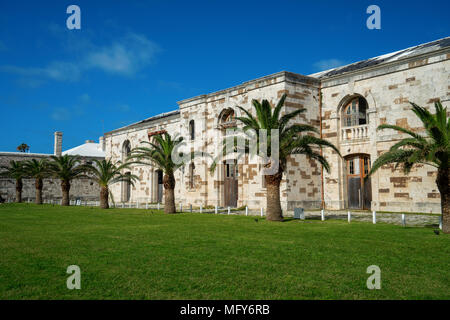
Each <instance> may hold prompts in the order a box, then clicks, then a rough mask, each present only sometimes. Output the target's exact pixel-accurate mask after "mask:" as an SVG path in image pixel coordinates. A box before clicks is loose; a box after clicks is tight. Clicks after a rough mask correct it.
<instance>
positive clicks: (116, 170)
mask: <svg viewBox="0 0 450 320" xmlns="http://www.w3.org/2000/svg"><path fill="white" fill-rule="evenodd" d="M129 166H130V164H129V163H124V164H122V163H121V162H120V161H118V162H116V163H113V162H112V161H111V159H108V160H101V161H99V160H94V164H88V165H85V169H86V171H87V172H88V173H90V175H89V176H90V177H91V178H92V179H94V180H95V181H97V183H98V185H99V186H100V208H102V209H108V208H109V196H110V195H111V199H112V201H113V202H114V197H113V195H112V193H111V191H110V190H109V186H110V185H112V184H114V183H116V182H121V181H126V182H128V183H131V184H132V185H134V180H136V179H138V177H137V176H136V175H132V174H124V173H123V170H124V169H127V168H129Z"/></svg>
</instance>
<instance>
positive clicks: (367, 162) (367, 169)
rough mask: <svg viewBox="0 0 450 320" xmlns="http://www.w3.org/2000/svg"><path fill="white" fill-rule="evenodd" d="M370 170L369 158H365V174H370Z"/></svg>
mask: <svg viewBox="0 0 450 320" xmlns="http://www.w3.org/2000/svg"><path fill="white" fill-rule="evenodd" d="M369 170H370V165H369V158H364V175H368V174H369Z"/></svg>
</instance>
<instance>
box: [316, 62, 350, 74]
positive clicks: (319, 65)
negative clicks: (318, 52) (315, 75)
mask: <svg viewBox="0 0 450 320" xmlns="http://www.w3.org/2000/svg"><path fill="white" fill-rule="evenodd" d="M345 64H346V62H345V61H343V60H340V59H324V60H320V61H317V62H316V63H314V65H313V66H314V68H315V69H316V70H317V71H323V70H328V69H334V68H337V67H340V66H343V65H345Z"/></svg>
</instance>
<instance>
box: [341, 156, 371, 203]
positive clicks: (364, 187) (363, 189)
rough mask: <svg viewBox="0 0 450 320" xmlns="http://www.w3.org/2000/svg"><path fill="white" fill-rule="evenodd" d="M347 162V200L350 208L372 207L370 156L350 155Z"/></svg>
mask: <svg viewBox="0 0 450 320" xmlns="http://www.w3.org/2000/svg"><path fill="white" fill-rule="evenodd" d="M346 162H347V200H348V208H349V209H370V206H371V202H372V187H371V181H370V178H367V175H368V174H369V170H370V158H369V156H368V155H356V156H350V157H348V158H347V159H346Z"/></svg>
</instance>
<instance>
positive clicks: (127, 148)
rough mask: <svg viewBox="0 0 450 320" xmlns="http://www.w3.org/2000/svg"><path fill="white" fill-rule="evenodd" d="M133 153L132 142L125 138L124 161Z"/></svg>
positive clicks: (123, 146)
mask: <svg viewBox="0 0 450 320" xmlns="http://www.w3.org/2000/svg"><path fill="white" fill-rule="evenodd" d="M130 153H131V144H130V141H129V140H125V142H124V143H123V145H122V162H125V161H126V159H127V157H128V156H129V155H130Z"/></svg>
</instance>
